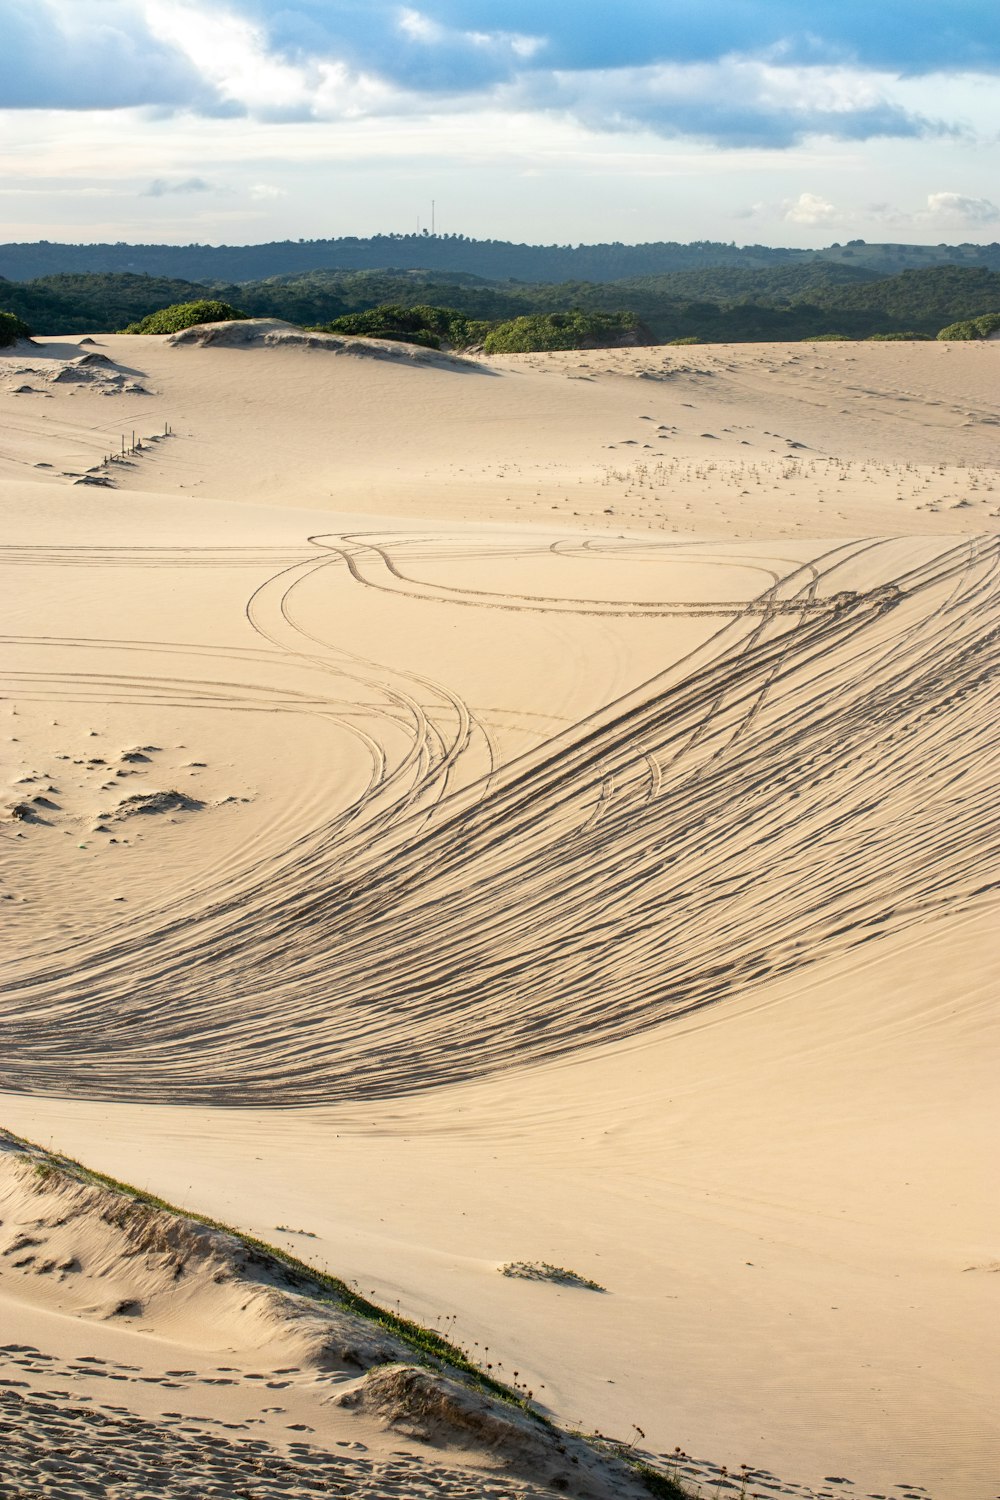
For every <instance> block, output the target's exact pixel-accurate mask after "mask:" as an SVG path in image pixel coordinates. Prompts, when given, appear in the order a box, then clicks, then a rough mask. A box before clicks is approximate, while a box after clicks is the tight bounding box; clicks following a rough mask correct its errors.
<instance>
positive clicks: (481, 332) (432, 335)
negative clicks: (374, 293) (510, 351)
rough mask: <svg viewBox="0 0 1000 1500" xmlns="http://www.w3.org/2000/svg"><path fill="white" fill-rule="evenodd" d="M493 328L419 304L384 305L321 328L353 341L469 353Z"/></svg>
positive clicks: (445, 309) (347, 315)
mask: <svg viewBox="0 0 1000 1500" xmlns="http://www.w3.org/2000/svg"><path fill="white" fill-rule="evenodd" d="M492 326H493V325H492V324H491V323H487V322H484V321H483V320H482V319H475V318H467V317H466V316H465V314H464V313H461V312H456V311H455V309H454V308H453V307H433V306H431V305H430V304H429V303H426V302H417V303H415V304H414V305H413V306H412V307H405V306H403V304H402V303H400V302H381V303H379V305H378V307H369V308H366V309H365V310H364V311H362V312H353V313H344V314H343V316H342V317H339V318H334V319H333V320H332V322H329V323H323V324H321V331H322V332H323V333H346V334H348V335H349V336H351V337H353V338H363V339H391V340H392V341H394V342H395V343H400V344H421V345H423V347H424V348H425V349H440V348H441V347H442V345H447V346H448V347H449V348H452V349H467V348H468V346H469V345H470V344H475V343H479V342H481V341H482V340H483V339H484V338H485V337H486V335H487V333H488V332H489V330H490V328H491V327H492Z"/></svg>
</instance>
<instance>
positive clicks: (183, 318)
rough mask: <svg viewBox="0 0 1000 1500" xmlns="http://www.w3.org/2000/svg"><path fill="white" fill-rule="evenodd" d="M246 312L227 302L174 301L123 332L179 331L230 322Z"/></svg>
mask: <svg viewBox="0 0 1000 1500" xmlns="http://www.w3.org/2000/svg"><path fill="white" fill-rule="evenodd" d="M245 317H246V313H243V312H240V310H239V309H238V308H236V307H231V306H230V304H229V303H228V302H175V303H174V304H173V306H172V307H161V308H160V310H159V312H154V313H150V314H149V316H148V317H146V318H141V319H140V320H139V322H138V323H130V324H129V325H128V327H127V328H123V329H122V332H123V333H180V331H181V329H182V328H193V327H194V326H195V325H196V324H197V323H232V322H235V321H236V320H237V319H239V318H245Z"/></svg>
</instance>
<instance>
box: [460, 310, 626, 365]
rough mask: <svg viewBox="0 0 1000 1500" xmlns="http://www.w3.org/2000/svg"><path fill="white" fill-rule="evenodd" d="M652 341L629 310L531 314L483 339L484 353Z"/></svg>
mask: <svg viewBox="0 0 1000 1500" xmlns="http://www.w3.org/2000/svg"><path fill="white" fill-rule="evenodd" d="M645 342H651V341H650V340H647V339H646V338H645V336H644V335H643V333H642V331H641V328H640V324H639V319H638V318H637V317H636V315H635V313H631V312H611V313H603V312H581V311H580V310H579V309H574V311H572V312H553V313H534V314H531V315H529V316H526V317H522V318H512V319H511V320H510V321H509V322H507V323H499V324H497V326H496V327H494V328H493V329H492V330H491V331H490V332H489V333H488V334H487V335H486V338H485V339H484V340H483V352H484V353H485V354H534V353H537V352H538V351H540V350H549V349H606V348H609V347H614V346H615V345H616V344H627V343H628V344H637V343H645Z"/></svg>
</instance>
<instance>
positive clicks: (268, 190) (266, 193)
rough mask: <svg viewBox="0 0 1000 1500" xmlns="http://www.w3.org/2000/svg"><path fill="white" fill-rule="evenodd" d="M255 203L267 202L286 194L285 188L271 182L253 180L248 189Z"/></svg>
mask: <svg viewBox="0 0 1000 1500" xmlns="http://www.w3.org/2000/svg"><path fill="white" fill-rule="evenodd" d="M248 191H249V193H250V197H251V198H252V199H253V200H254V202H255V203H268V202H270V201H271V200H272V199H274V198H284V197H286V196H287V189H285V188H282V187H276V186H275V185H274V183H273V182H254V183H251V185H250V188H249V189H248Z"/></svg>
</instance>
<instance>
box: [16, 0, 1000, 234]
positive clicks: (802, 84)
mask: <svg viewBox="0 0 1000 1500" xmlns="http://www.w3.org/2000/svg"><path fill="white" fill-rule="evenodd" d="M0 36H2V38H3V44H4V68H3V76H2V79H0V110H2V125H3V129H2V132H0V212H2V215H3V224H2V226H0V238H3V239H13V238H19V239H20V238H23V239H31V238H38V237H45V238H49V239H60V238H72V239H108V238H110V239H162V240H173V241H180V242H184V241H188V240H193V239H199V240H210V241H220V240H230V241H233V240H254V239H264V238H272V237H285V236H290V237H299V236H302V237H313V236H319V235H334V234H344V233H359V234H364V233H371V232H373V231H376V230H400V229H403V230H405V229H410V228H414V227H415V226H416V222H417V220H418V218H419V219H420V221H421V222H422V223H426V222H427V220H428V218H429V214H430V200H431V199H432V198H434V199H436V200H437V203H438V225H439V228H443V229H445V230H460V231H461V232H463V233H466V234H473V235H493V236H496V237H500V238H508V237H509V238H514V239H531V240H543V241H553V240H555V241H560V242H565V241H577V240H593V239H624V240H636V239H661V238H674V239H693V238H713V239H724V240H730V239H736V240H738V241H744V240H746V241H751V240H760V241H768V242H771V243H784V244H822V243H828V242H829V241H830V240H832V239H846V238H853V237H855V236H856V235H862V236H864V237H865V238H868V239H889V240H904V239H905V240H920V241H936V240H945V239H947V240H956V239H968V240H990V239H997V238H1000V206H998V199H1000V188H996V187H994V186H993V184H994V183H997V182H1000V176H998V171H1000V109H998V102H1000V26H998V25H997V24H996V11H995V5H994V4H993V3H992V0H991V3H990V4H989V5H987V4H986V3H985V0H951V3H940V0H939V3H936V4H933V5H932V4H930V3H926V0H868V3H864V4H862V3H858V0H841V3H839V4H832V3H827V0H819V3H813V4H809V5H807V4H804V3H802V0H774V3H768V4H762V3H757V0H616V3H615V4H613V5H612V4H608V3H606V0H605V3H593V0H534V3H529V0H503V3H500V0H414V3H412V4H394V3H388V0H287V3H281V0H0Z"/></svg>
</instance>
